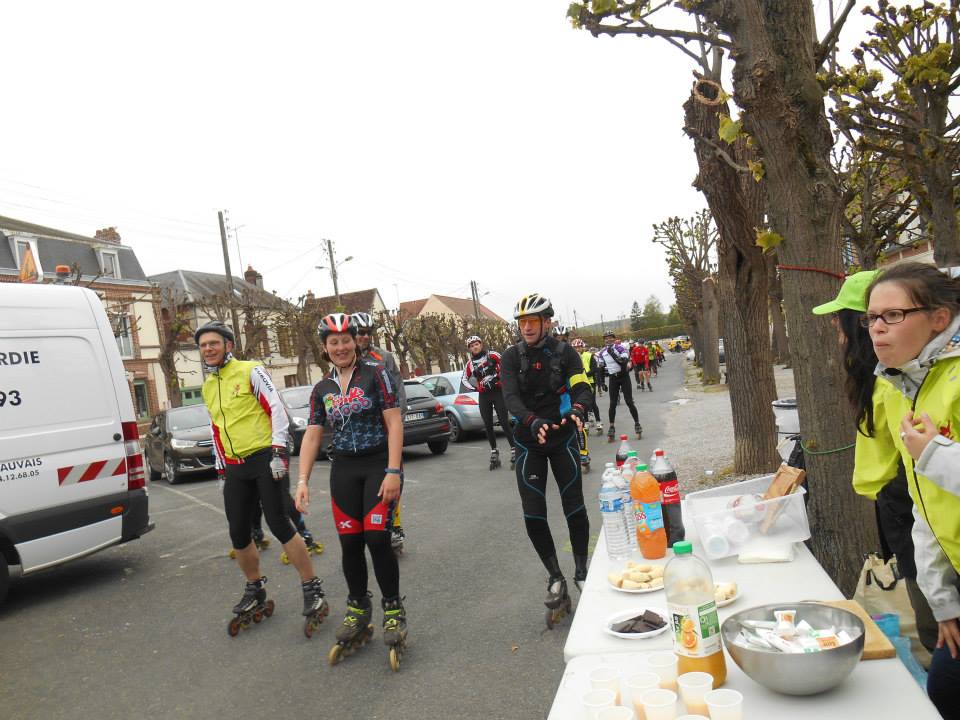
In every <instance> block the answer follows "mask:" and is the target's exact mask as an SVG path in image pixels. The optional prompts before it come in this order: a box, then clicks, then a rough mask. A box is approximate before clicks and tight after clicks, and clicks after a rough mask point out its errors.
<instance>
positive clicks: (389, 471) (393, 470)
mask: <svg viewBox="0 0 960 720" xmlns="http://www.w3.org/2000/svg"><path fill="white" fill-rule="evenodd" d="M384 472H385V473H386V474H387V475H399V474H400V473H401V470H400V468H387V469H386V470H384Z"/></svg>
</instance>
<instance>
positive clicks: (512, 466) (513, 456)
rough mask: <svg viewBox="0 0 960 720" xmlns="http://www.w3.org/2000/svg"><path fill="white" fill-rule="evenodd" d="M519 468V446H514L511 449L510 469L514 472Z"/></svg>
mask: <svg viewBox="0 0 960 720" xmlns="http://www.w3.org/2000/svg"><path fill="white" fill-rule="evenodd" d="M516 467H517V446H516V445H514V446H512V447H511V448H510V469H511V470H514V469H516Z"/></svg>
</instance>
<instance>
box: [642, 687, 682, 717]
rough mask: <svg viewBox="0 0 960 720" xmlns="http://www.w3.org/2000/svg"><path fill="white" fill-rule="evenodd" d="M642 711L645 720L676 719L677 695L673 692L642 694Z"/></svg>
mask: <svg viewBox="0 0 960 720" xmlns="http://www.w3.org/2000/svg"><path fill="white" fill-rule="evenodd" d="M643 711H644V713H646V716H647V720H674V718H676V717H677V694H676V693H675V692H673V690H663V689H658V690H647V691H646V692H645V693H644V694H643Z"/></svg>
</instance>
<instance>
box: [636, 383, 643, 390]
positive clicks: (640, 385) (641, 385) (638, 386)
mask: <svg viewBox="0 0 960 720" xmlns="http://www.w3.org/2000/svg"><path fill="white" fill-rule="evenodd" d="M637 390H639V391H640V392H643V383H637Z"/></svg>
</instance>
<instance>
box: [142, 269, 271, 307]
mask: <svg viewBox="0 0 960 720" xmlns="http://www.w3.org/2000/svg"><path fill="white" fill-rule="evenodd" d="M150 280H151V281H152V282H155V283H156V284H157V285H159V286H160V287H161V288H167V289H170V290H173V291H174V292H175V293H177V294H179V295H182V296H184V297H186V299H187V302H190V303H195V302H197V300H198V299H199V298H204V297H214V296H217V295H224V294H226V292H227V278H226V277H225V276H224V275H217V274H215V273H205V272H198V271H196V270H173V271H171V272H166V273H160V274H159V275H151V276H150ZM233 289H234V292H236V293H240V294H247V293H250V294H252V295H253V296H254V297H256V298H259V300H260V302H261V303H262V306H264V307H267V306H272V305H277V304H285V301H284V300H281V299H280V298H278V297H277V296H276V295H274V294H273V293H271V292H267V291H266V290H264V289H263V288H259V287H257V286H256V285H252V284H250V283H248V282H247V281H246V280H244V279H243V278H238V277H234V278H233Z"/></svg>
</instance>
